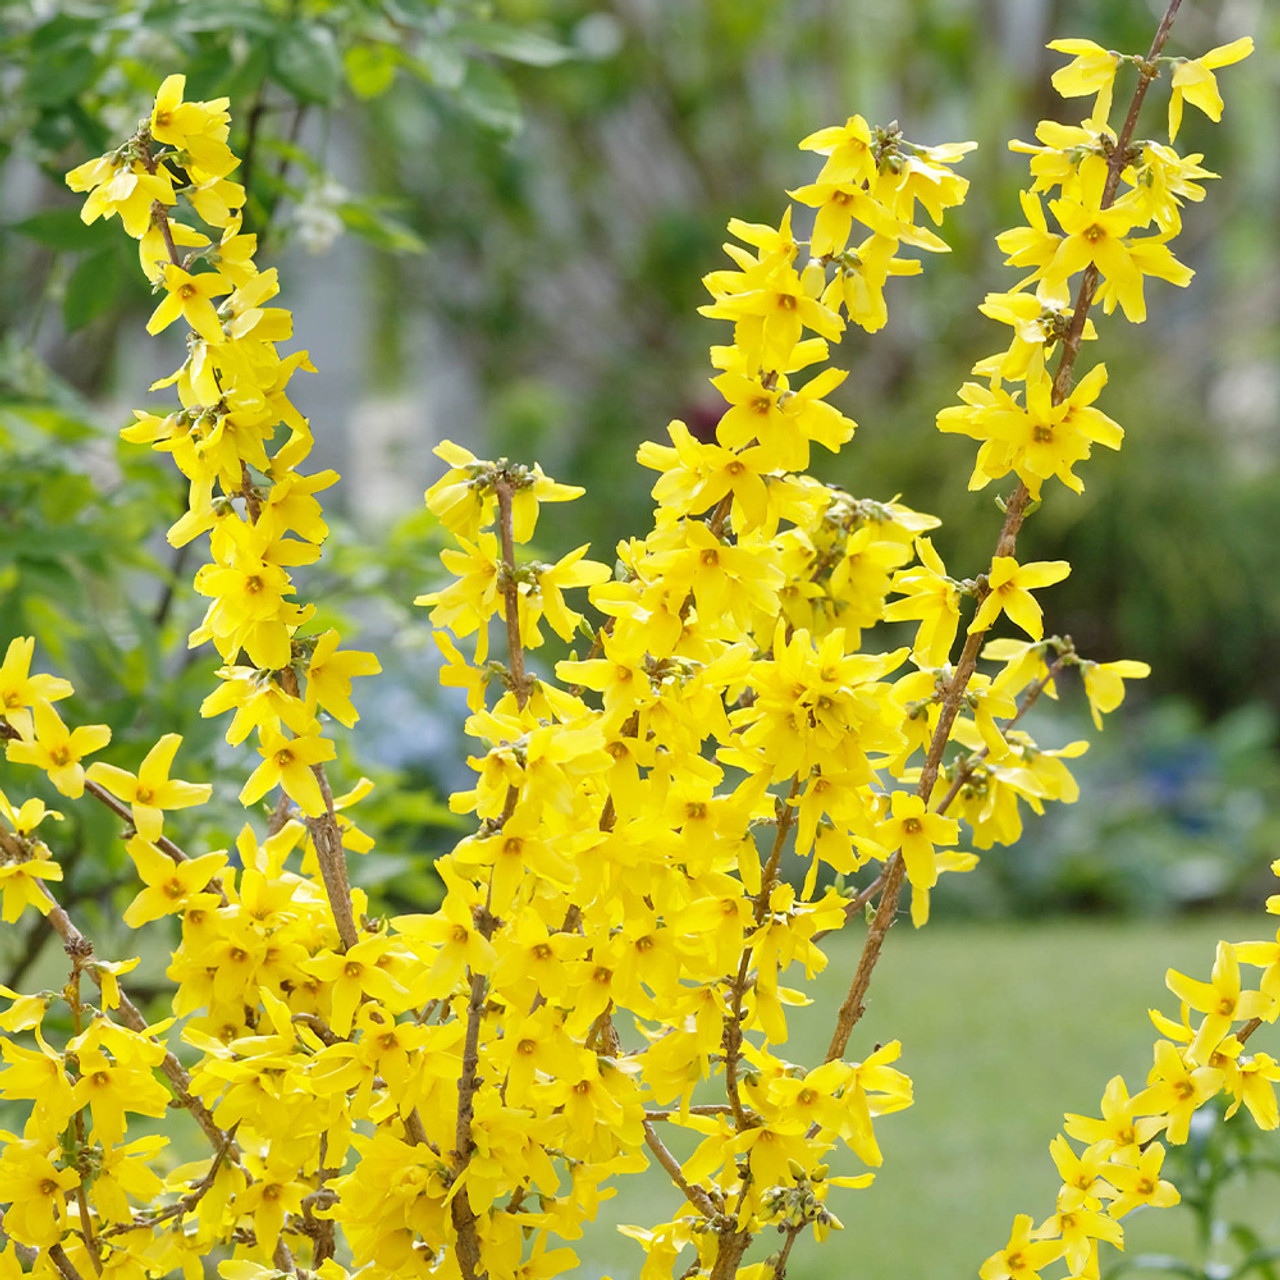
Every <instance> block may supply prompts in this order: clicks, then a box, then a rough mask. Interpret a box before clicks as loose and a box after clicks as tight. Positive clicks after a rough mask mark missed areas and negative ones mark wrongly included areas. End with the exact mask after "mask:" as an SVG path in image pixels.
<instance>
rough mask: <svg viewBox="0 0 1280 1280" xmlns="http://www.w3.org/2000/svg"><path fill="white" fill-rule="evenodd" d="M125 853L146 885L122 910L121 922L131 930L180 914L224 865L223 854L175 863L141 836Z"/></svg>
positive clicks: (224, 858) (132, 840)
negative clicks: (161, 918) (122, 917)
mask: <svg viewBox="0 0 1280 1280" xmlns="http://www.w3.org/2000/svg"><path fill="white" fill-rule="evenodd" d="M128 849H129V856H130V857H131V858H132V859H133V865H134V866H135V867H136V868H137V869H138V875H139V876H141V877H142V881H143V883H144V884H145V885H146V888H145V889H143V890H142V892H141V893H139V894H138V895H137V896H136V897H135V898H134V899H133V901H132V902H131V903H129V905H128V906H127V907H126V908H125V911H124V922H125V924H127V925H128V926H129V928H130V929H137V928H138V927H139V926H140V925H144V924H146V923H147V922H148V921H151V920H159V919H160V917H161V916H166V915H178V914H180V913H181V912H182V910H183V909H184V907H185V906H186V904H187V902H188V901H189V899H190V898H192V897H193V896H194V895H195V894H198V893H200V892H202V891H203V890H204V888H205V886H206V885H208V883H209V881H210V880H212V879H213V877H214V876H216V875H217V874H218V872H219V871H221V870H222V868H223V867H224V866H225V865H226V861H227V855H226V854H225V853H206V854H203V855H202V856H201V857H199V858H190V859H188V860H187V861H186V862H174V860H173V859H172V858H170V857H169V856H168V855H167V854H164V853H161V852H160V850H159V849H157V848H156V847H155V845H154V844H152V843H151V842H150V841H149V840H147V839H145V838H144V837H143V836H142V835H140V834H139V835H136V836H134V837H133V838H132V839H131V840H130V841H129V845H128Z"/></svg>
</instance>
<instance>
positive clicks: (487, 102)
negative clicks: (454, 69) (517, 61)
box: [455, 62, 523, 135]
mask: <svg viewBox="0 0 1280 1280" xmlns="http://www.w3.org/2000/svg"><path fill="white" fill-rule="evenodd" d="M455 101H456V102H457V103H458V105H459V106H460V107H461V108H462V110H463V111H465V112H466V113H467V114H468V115H469V116H471V117H472V118H473V119H475V120H478V121H479V122H480V123H481V124H483V125H487V126H488V127H489V128H490V129H494V130H496V131H497V132H499V133H506V134H512V135H514V134H516V133H518V132H519V131H520V126H521V124H522V123H523V121H522V118H521V115H520V100H519V99H518V98H517V97H516V92H515V90H514V89H513V88H512V87H511V84H510V82H509V81H508V80H507V78H506V77H505V76H504V75H502V74H501V73H500V72H498V71H496V70H494V68H493V67H491V66H489V65H488V64H487V63H484V62H471V63H468V64H467V74H466V78H465V79H464V80H463V82H462V85H461V87H460V88H459V89H458V92H457V95H456V98H455Z"/></svg>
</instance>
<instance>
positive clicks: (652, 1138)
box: [644, 1118, 719, 1218]
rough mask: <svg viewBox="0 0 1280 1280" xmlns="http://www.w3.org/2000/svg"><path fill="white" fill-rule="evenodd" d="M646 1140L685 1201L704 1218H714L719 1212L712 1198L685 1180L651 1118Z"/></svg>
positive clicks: (678, 1164)
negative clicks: (682, 1194) (682, 1193)
mask: <svg viewBox="0 0 1280 1280" xmlns="http://www.w3.org/2000/svg"><path fill="white" fill-rule="evenodd" d="M644 1140H645V1142H646V1144H647V1145H648V1147H649V1150H650V1151H652V1152H653V1154H654V1155H655V1156H656V1157H657V1160H658V1163H659V1164H660V1165H661V1166H662V1167H663V1168H664V1169H665V1170H666V1171H667V1176H668V1177H669V1178H670V1179H671V1181H672V1182H674V1183H675V1184H676V1186H677V1187H679V1189H680V1190H681V1191H682V1192H684V1197H685V1199H686V1200H688V1202H689V1203H690V1204H691V1205H693V1207H694V1208H695V1209H697V1211H698V1212H699V1213H700V1214H702V1216H703V1217H704V1218H714V1217H715V1216H716V1214H717V1213H718V1212H719V1211H718V1210H717V1209H716V1206H715V1204H714V1203H713V1202H712V1199H711V1197H710V1196H709V1195H708V1194H707V1193H706V1191H704V1190H703V1188H702V1187H699V1186H696V1185H694V1184H693V1183H691V1182H689V1181H688V1180H687V1179H686V1178H685V1176H684V1172H683V1171H682V1170H681V1168H680V1161H679V1160H677V1159H676V1158H675V1156H673V1155H672V1154H671V1152H670V1151H668V1150H667V1148H666V1146H665V1145H664V1144H663V1141H662V1139H661V1138H660V1137H658V1131H657V1130H656V1129H655V1128H654V1127H653V1125H652V1123H651V1122H650V1119H649V1118H646V1119H645V1122H644Z"/></svg>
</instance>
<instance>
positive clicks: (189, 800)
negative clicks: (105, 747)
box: [85, 733, 213, 841]
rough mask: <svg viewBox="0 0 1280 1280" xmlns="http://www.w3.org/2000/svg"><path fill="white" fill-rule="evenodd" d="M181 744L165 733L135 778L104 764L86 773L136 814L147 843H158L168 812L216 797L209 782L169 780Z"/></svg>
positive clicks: (136, 826)
mask: <svg viewBox="0 0 1280 1280" xmlns="http://www.w3.org/2000/svg"><path fill="white" fill-rule="evenodd" d="M181 745H182V735H181V734H179V733H166V734H165V735H164V737H163V738H161V739H160V741H159V742H157V743H156V745H155V746H154V747H152V748H151V750H150V751H148V752H147V754H146V757H145V758H144V759H143V761H142V763H141V765H139V766H138V773H137V776H136V777H135V776H134V775H133V774H132V773H130V772H129V771H128V770H127V769H117V768H116V766H115V765H111V764H103V763H102V762H101V761H99V762H97V763H95V764H91V765H90V766H89V769H88V772H87V773H86V774H85V777H87V778H88V779H89V780H90V781H91V782H97V783H99V784H101V785H102V786H104V787H106V789H107V790H108V791H110V792H111V794H112V795H113V796H115V797H116V799H117V800H123V801H124V802H125V803H126V804H127V805H129V807H130V809H131V810H132V812H133V826H134V830H135V831H137V833H138V834H139V835H140V836H141V837H142V838H143V839H144V840H152V841H154V840H158V839H159V838H160V832H161V830H162V829H163V827H164V810H165V809H187V808H190V807H191V806H192V805H196V804H204V802H205V801H206V800H208V798H209V797H210V796H211V795H212V794H213V787H212V786H211V785H210V784H209V783H207V782H181V781H179V780H178V779H176V778H174V779H171V778H170V777H169V769H170V766H171V765H172V764H173V758H174V756H175V755H176V754H177V752H178V748H179V747H180V746H181Z"/></svg>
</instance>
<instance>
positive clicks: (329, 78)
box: [271, 23, 342, 105]
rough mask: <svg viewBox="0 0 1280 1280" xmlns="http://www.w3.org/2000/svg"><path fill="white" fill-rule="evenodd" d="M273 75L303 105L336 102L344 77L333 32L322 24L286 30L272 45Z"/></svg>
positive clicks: (286, 28) (296, 26) (297, 25)
mask: <svg viewBox="0 0 1280 1280" xmlns="http://www.w3.org/2000/svg"><path fill="white" fill-rule="evenodd" d="M271 73H272V76H273V77H274V78H275V80H276V83H277V84H279V85H280V86H281V87H282V88H285V89H288V91H289V92H290V93H291V94H293V96H294V97H295V98H297V99H298V101H299V102H308V103H312V104H316V105H319V104H321V103H327V102H331V101H333V98H334V95H335V94H336V93H337V91H338V84H339V81H340V77H341V75H342V63H341V59H340V58H339V57H338V45H337V42H336V41H335V40H334V38H333V32H332V31H330V30H329V28H328V27H323V26H320V25H318V24H308V25H303V24H301V23H299V24H296V25H294V26H290V27H285V28H284V29H283V30H282V31H281V32H280V33H279V35H277V36H276V39H275V41H274V43H273V44H272V46H271Z"/></svg>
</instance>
